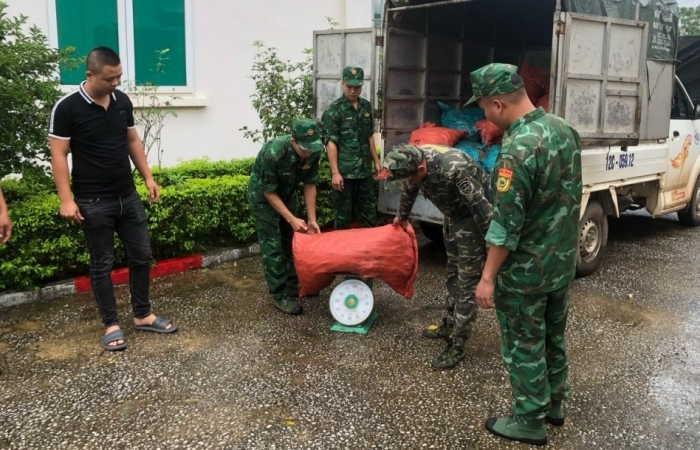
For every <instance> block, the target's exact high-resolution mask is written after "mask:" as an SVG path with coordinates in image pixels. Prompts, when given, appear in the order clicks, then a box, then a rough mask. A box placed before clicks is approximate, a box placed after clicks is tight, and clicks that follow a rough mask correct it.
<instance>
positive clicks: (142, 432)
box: [0, 214, 700, 450]
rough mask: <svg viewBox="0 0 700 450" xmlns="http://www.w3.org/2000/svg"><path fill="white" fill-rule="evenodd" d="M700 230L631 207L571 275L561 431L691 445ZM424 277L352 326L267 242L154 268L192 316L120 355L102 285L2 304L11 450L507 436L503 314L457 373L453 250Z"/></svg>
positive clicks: (378, 300) (167, 295) (483, 322)
mask: <svg viewBox="0 0 700 450" xmlns="http://www.w3.org/2000/svg"><path fill="white" fill-rule="evenodd" d="M698 248H700V229H689V228H684V227H682V226H681V225H679V224H678V222H677V221H675V220H673V219H672V218H670V216H669V218H661V219H656V220H652V219H651V218H649V217H648V216H646V215H644V214H628V215H624V216H623V217H622V218H621V219H616V220H611V222H610V241H609V244H608V248H607V250H606V255H605V261H604V263H603V266H602V267H601V269H600V270H599V271H598V272H596V273H595V274H594V275H592V276H590V277H587V278H584V279H579V280H577V281H575V282H574V285H573V288H572V298H571V309H570V315H569V326H568V330H567V337H568V345H569V354H570V362H571V368H570V382H571V385H572V397H571V399H570V401H569V402H568V403H567V404H566V407H567V418H566V425H565V426H564V427H561V428H553V427H548V432H549V442H550V444H549V446H548V447H549V448H556V449H597V448H605V449H622V448H631V449H676V448H677V449H691V448H698V444H697V441H698V438H700V426H699V422H700V404H699V403H700V364H699V362H700V345H699V344H700V317H699V316H698V314H697V313H698V311H700V305H699V304H698V299H700V272H699V271H698V265H699V263H700V255H699V254H698V250H697V249H698ZM420 252H421V261H420V270H419V276H418V279H417V281H416V294H415V297H414V298H413V299H411V300H406V299H404V298H402V297H400V296H399V295H397V294H396V293H394V292H393V291H392V290H391V289H389V288H388V287H387V286H386V285H385V284H383V283H381V282H376V283H375V311H376V312H377V313H378V314H379V319H378V320H377V322H376V323H375V324H374V326H373V328H372V329H371V331H370V333H369V334H368V335H366V336H361V335H354V334H344V333H334V332H331V331H330V330H329V328H330V326H331V325H332V323H333V318H332V316H331V315H330V312H329V309H328V304H327V300H328V296H329V295H330V289H328V290H326V291H324V292H323V293H322V295H321V296H320V297H319V298H314V299H304V300H303V305H304V309H305V311H304V314H303V315H302V316H298V317H288V316H285V315H283V314H281V313H279V312H277V311H276V310H275V309H274V308H273V307H272V306H271V305H270V304H269V303H268V301H267V299H268V294H267V291H266V287H265V284H264V281H263V278H262V275H261V267H260V259H259V257H253V258H249V259H245V260H240V261H238V262H236V263H230V264H226V265H222V266H217V267H215V268H211V269H206V270H199V271H195V272H189V273H186V274H182V275H176V276H171V277H167V278H163V279H159V280H156V281H155V282H154V283H153V287H152V298H153V303H154V306H155V312H156V313H158V314H162V315H164V316H165V317H168V318H172V319H173V320H175V321H176V322H177V323H178V325H179V327H180V331H178V333H176V334H174V335H155V334H151V333H143V332H138V331H135V330H133V328H132V327H131V326H130V325H131V317H130V315H129V310H130V308H129V306H128V289H127V288H118V289H117V291H118V298H119V304H120V307H119V310H120V318H121V322H122V324H123V326H124V328H125V333H126V338H127V342H128V345H129V348H128V349H127V350H126V351H125V352H121V353H116V354H113V353H106V352H103V351H102V349H101V346H100V336H101V334H102V327H101V324H100V323H99V321H98V319H97V312H96V309H95V306H94V303H93V300H92V297H91V296H90V295H81V296H73V297H66V298H62V299H58V300H53V301H51V302H44V303H37V304H31V305H23V306H17V307H12V308H6V309H0V370H2V371H3V373H2V375H0V449H105V448H115V449H133V448H144V449H246V450H249V449H250V450H252V449H372V448H382V449H457V448H465V449H508V448H527V446H523V445H518V444H513V443H508V442H506V441H504V440H501V439H499V438H496V437H493V436H491V435H490V434H489V433H488V432H487V431H485V430H484V426H483V423H484V421H485V419H486V418H487V417H490V416H493V415H504V414H507V413H508V411H509V404H510V388H509V385H508V379H507V377H506V373H505V371H504V369H503V366H502V362H501V358H500V354H499V348H500V347H499V345H500V341H499V332H498V325H497V323H496V319H495V315H494V313H493V312H492V311H480V313H479V316H478V319H477V324H476V326H475V328H474V332H473V333H472V336H471V339H470V340H469V341H468V344H467V345H468V348H469V356H468V357H467V359H466V360H465V361H464V362H463V363H462V364H461V365H460V366H458V367H457V368H456V369H454V370H452V371H445V372H437V371H434V370H432V369H431V368H430V361H431V360H432V358H434V357H435V356H436V355H437V354H438V353H439V352H440V351H441V350H442V346H443V345H444V344H443V343H441V342H435V341H429V340H426V339H424V338H422V337H421V336H420V331H421V330H422V328H423V327H424V326H426V325H428V324H429V323H431V322H437V321H439V320H440V318H441V316H442V311H441V309H442V300H443V290H444V288H443V282H444V265H445V255H444V250H443V249H442V248H440V247H439V246H436V245H434V244H431V243H428V242H426V241H425V240H424V239H421V246H420Z"/></svg>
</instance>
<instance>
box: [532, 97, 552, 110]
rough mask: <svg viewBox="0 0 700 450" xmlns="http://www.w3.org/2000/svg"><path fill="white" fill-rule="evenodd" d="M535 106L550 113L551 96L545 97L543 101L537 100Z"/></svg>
mask: <svg viewBox="0 0 700 450" xmlns="http://www.w3.org/2000/svg"><path fill="white" fill-rule="evenodd" d="M535 106H536V107H538V108H540V107H541V108H542V109H544V110H545V112H549V94H547V95H545V96H544V97H542V98H541V99H539V100H537V103H535Z"/></svg>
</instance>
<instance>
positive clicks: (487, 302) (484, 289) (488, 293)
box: [476, 278, 496, 309]
mask: <svg viewBox="0 0 700 450" xmlns="http://www.w3.org/2000/svg"><path fill="white" fill-rule="evenodd" d="M494 287H495V285H494V282H493V281H486V280H484V279H483V278H482V279H481V281H479V284H478V285H477V286H476V304H477V305H479V307H481V308H483V309H491V308H494V307H495V306H496V305H495V304H494V303H493V291H494Z"/></svg>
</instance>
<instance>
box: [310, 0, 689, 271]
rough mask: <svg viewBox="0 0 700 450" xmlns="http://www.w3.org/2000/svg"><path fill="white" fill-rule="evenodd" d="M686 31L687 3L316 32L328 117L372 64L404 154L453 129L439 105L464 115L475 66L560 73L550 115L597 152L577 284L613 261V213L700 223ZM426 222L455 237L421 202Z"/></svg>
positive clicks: (485, 10) (397, 20)
mask: <svg viewBox="0 0 700 450" xmlns="http://www.w3.org/2000/svg"><path fill="white" fill-rule="evenodd" d="M601 5H607V6H601ZM604 8H608V10H604ZM620 17H628V18H620ZM677 31H678V15H677V7H676V5H675V2H674V1H673V0H618V1H616V2H590V1H583V0H563V1H562V0H538V1H522V0H388V1H387V2H386V5H385V9H384V27H383V30H381V32H378V30H376V29H360V30H329V31H324V32H316V33H315V36H314V46H315V51H314V57H315V62H314V69H315V70H314V73H315V90H314V93H315V97H316V98H315V100H316V112H317V116H318V117H320V115H321V113H322V111H323V109H324V108H325V105H327V103H328V102H330V101H332V99H333V98H335V97H337V96H338V95H340V88H339V83H338V79H339V77H340V69H341V68H342V66H343V65H345V64H357V65H361V66H363V67H368V68H370V70H368V71H367V73H366V78H367V82H366V86H365V92H364V94H365V95H366V96H367V97H368V98H369V99H370V100H372V101H374V102H376V104H377V106H378V108H377V111H376V113H377V116H378V117H379V115H380V116H381V122H380V127H381V133H382V138H383V140H384V144H383V146H382V148H383V149H384V148H391V147H392V146H394V145H396V144H398V143H405V142H407V141H408V138H409V136H410V133H411V132H412V131H413V130H414V129H416V128H418V127H419V126H420V125H421V124H422V123H423V122H434V123H439V122H440V112H441V110H440V107H439V105H438V101H440V102H442V103H446V104H448V105H450V106H452V107H455V108H459V107H461V105H463V104H464V102H465V101H466V100H467V99H468V98H469V97H470V96H471V84H470V78H469V73H470V72H471V71H472V70H474V69H477V68H479V67H481V66H483V65H485V64H488V63H490V62H505V63H512V64H515V65H519V64H521V63H522V61H524V60H526V61H528V62H530V63H531V64H533V65H535V66H536V67H539V68H542V69H545V70H547V71H548V72H549V73H550V79H551V81H550V89H549V90H550V93H549V95H550V98H549V105H550V112H552V113H553V114H556V115H558V116H561V117H563V118H565V119H567V120H568V121H569V122H570V123H571V124H572V125H573V126H574V127H575V128H576V129H577V130H578V131H579V134H580V135H581V138H582V142H583V145H584V150H583V153H582V170H583V190H584V193H583V200H582V205H581V220H580V224H579V255H578V260H577V275H578V276H585V275H589V274H591V273H593V272H594V271H595V270H596V269H597V268H598V266H599V265H600V262H601V260H602V257H603V249H604V248H605V246H606V243H607V234H608V220H607V218H608V216H615V217H619V216H620V213H621V212H622V211H625V210H627V209H630V208H646V210H647V211H648V212H649V213H650V214H651V215H652V216H653V217H659V216H663V215H666V214H669V213H673V212H676V213H677V214H678V218H679V220H680V222H681V223H683V224H684V225H687V226H697V225H700V178H699V173H700V159H699V158H698V155H700V131H699V129H700V107H695V106H694V105H693V102H692V101H691V99H690V98H689V96H688V94H687V92H686V90H685V88H684V87H683V85H682V83H681V82H680V80H678V79H677V78H676V76H675V63H676V61H675V55H676V41H677V36H678V34H677ZM377 66H379V67H382V70H381V72H382V77H381V79H380V80H378V79H377V77H376V76H375V73H374V72H379V71H378V70H375V67H377ZM377 86H381V105H379V102H378V99H376V98H373V94H374V93H375V92H376V90H377V89H376V87H377ZM398 199H399V194H398V193H396V192H391V191H389V190H386V189H385V188H384V186H382V187H381V188H380V194H379V209H380V211H381V212H384V213H389V214H395V213H396V211H397V207H398ZM412 218H413V219H417V220H420V221H421V228H422V229H423V231H424V234H425V235H426V236H427V237H428V238H430V239H433V240H441V239H442V233H441V226H440V224H441V223H442V219H443V217H442V215H441V213H440V212H439V211H438V210H437V208H435V206H434V205H433V204H432V203H430V202H429V201H427V200H425V199H424V198H422V197H419V199H418V201H417V202H416V204H415V206H414V208H413V213H412Z"/></svg>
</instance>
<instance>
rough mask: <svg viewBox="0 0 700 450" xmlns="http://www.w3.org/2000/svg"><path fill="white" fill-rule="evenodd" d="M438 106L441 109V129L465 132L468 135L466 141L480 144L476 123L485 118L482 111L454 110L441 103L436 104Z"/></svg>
mask: <svg viewBox="0 0 700 450" xmlns="http://www.w3.org/2000/svg"><path fill="white" fill-rule="evenodd" d="M438 105H440V108H442V116H441V117H440V124H441V125H442V126H443V127H447V128H454V129H456V130H463V131H466V132H467V133H468V135H467V140H469V141H472V142H480V139H481V138H480V136H479V130H478V129H477V128H476V123H477V122H478V121H480V120H484V119H485V118H486V116H485V115H484V110H483V109H481V108H474V107H471V108H465V109H454V108H453V107H451V106H449V105H446V104H444V103H442V102H438Z"/></svg>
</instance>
